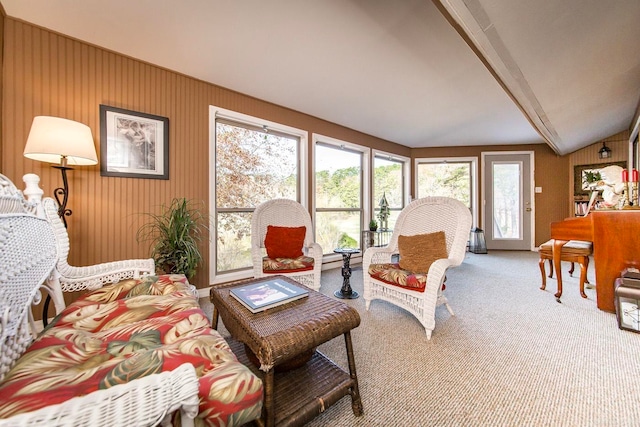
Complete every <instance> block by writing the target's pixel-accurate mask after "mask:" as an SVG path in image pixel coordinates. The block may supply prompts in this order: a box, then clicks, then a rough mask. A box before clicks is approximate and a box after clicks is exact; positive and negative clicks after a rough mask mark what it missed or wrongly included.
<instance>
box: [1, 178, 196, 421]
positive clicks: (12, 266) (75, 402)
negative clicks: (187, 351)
mask: <svg viewBox="0 0 640 427" xmlns="http://www.w3.org/2000/svg"><path fill="white" fill-rule="evenodd" d="M36 211H37V209H36V208H35V205H34V204H33V203H29V202H27V201H26V200H25V199H24V197H23V195H22V194H21V192H20V191H19V190H17V189H16V187H15V186H14V185H13V183H11V181H10V180H9V179H7V178H6V177H5V176H3V175H0V382H2V380H3V378H4V377H5V375H6V374H7V372H9V370H10V369H11V367H12V366H13V365H15V363H16V361H17V360H18V359H19V358H20V356H21V355H22V354H23V353H24V351H25V350H26V348H27V347H28V345H29V344H30V343H31V342H32V341H33V339H34V337H35V335H36V326H35V322H34V321H33V316H32V311H31V308H32V306H33V305H34V304H38V303H39V302H40V300H41V289H43V288H44V289H47V291H49V292H50V289H49V288H48V287H47V283H48V282H50V281H51V279H52V277H54V276H55V273H56V271H55V267H56V265H57V264H58V265H59V258H58V254H57V250H58V247H59V245H58V244H57V239H56V235H55V233H54V230H53V228H52V225H51V224H50V223H49V222H48V221H47V220H45V219H44V218H41V217H37V216H36V215H35V212H36ZM198 402H199V401H198V379H197V376H196V372H195V369H194V367H193V366H192V365H190V364H184V365H182V366H180V367H179V368H177V369H175V370H173V371H171V372H164V373H161V374H154V375H149V376H147V377H144V378H139V379H136V380H135V381H130V382H128V383H126V384H121V385H116V386H114V387H111V388H109V389H106V390H100V391H96V392H94V393H90V394H88V395H85V396H83V397H79V398H75V399H70V400H68V401H66V402H65V403H62V404H58V405H52V406H47V407H44V408H42V409H40V410H37V411H33V412H28V413H23V414H20V415H16V416H14V417H11V418H6V419H0V426H50V425H58V426H76V425H101V426H107V425H109V426H111V425H120V424H122V425H124V424H129V425H140V426H143V425H148V426H151V425H158V424H159V423H162V424H165V425H166V424H170V422H171V418H170V417H171V413H172V412H173V411H176V410H178V409H179V410H180V411H181V413H182V423H183V425H193V418H194V417H195V416H196V415H197V414H198Z"/></svg>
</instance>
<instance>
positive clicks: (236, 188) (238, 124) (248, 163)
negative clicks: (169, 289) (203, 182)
mask: <svg viewBox="0 0 640 427" xmlns="http://www.w3.org/2000/svg"><path fill="white" fill-rule="evenodd" d="M255 121H256V122H257V121H258V119H255ZM300 145H301V144H300V136H299V135H295V134H288V133H286V132H282V131H281V130H278V129H277V128H275V127H273V126H267V125H263V126H259V125H254V124H251V123H247V122H243V121H235V120H232V119H228V118H220V117H216V119H215V214H214V215H215V274H216V276H217V275H220V274H224V273H230V272H234V271H239V270H245V269H249V268H251V267H252V261H251V215H252V213H253V211H254V210H255V208H256V206H258V205H259V204H260V203H262V202H264V201H267V200H271V199H275V198H287V199H292V200H296V201H300V170H299V169H300V167H299V165H300V161H299V158H300Z"/></svg>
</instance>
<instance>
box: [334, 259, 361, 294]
mask: <svg viewBox="0 0 640 427" xmlns="http://www.w3.org/2000/svg"><path fill="white" fill-rule="evenodd" d="M350 262H351V254H342V265H343V266H342V277H343V279H342V288H340V290H338V291H335V292H334V294H333V295H335V296H336V297H337V298H342V299H356V298H358V297H359V296H360V295H359V294H358V292H356V291H354V290H353V289H351V282H350V281H349V278H350V277H351V266H350V265H349V263H350Z"/></svg>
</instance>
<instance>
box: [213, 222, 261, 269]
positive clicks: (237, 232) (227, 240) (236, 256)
mask: <svg viewBox="0 0 640 427" xmlns="http://www.w3.org/2000/svg"><path fill="white" fill-rule="evenodd" d="M217 218H218V226H217V238H216V272H217V273H219V272H222V271H229V270H237V269H241V268H251V267H252V265H253V263H252V261H251V213H249V212H242V213H221V212H219V213H218V217H217Z"/></svg>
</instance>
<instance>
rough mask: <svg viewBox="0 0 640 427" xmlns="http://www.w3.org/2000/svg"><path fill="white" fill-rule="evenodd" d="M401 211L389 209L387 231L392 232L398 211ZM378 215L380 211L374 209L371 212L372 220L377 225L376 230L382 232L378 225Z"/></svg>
mask: <svg viewBox="0 0 640 427" xmlns="http://www.w3.org/2000/svg"><path fill="white" fill-rule="evenodd" d="M401 210H402V209H391V211H390V212H389V218H387V229H389V230H393V227H394V226H395V225H396V221H397V220H398V216H399V215H400V211H401ZM379 213H380V209H375V210H374V212H373V215H374V218H375V220H376V221H377V223H378V230H380V231H382V227H381V225H380V219H379V217H378V214H379Z"/></svg>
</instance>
